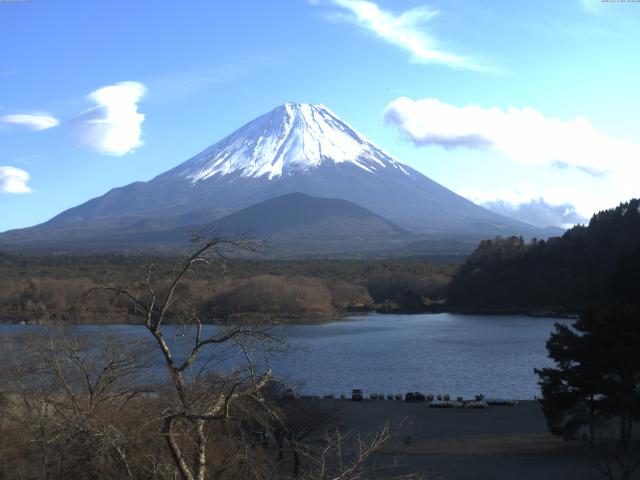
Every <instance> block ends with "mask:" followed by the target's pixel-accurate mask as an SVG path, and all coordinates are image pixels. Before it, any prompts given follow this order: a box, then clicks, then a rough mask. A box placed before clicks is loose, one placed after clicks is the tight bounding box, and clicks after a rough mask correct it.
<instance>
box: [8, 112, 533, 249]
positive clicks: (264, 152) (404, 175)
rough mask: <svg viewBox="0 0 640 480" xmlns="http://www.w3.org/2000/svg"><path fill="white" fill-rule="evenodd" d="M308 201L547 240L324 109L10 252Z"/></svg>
mask: <svg viewBox="0 0 640 480" xmlns="http://www.w3.org/2000/svg"><path fill="white" fill-rule="evenodd" d="M293 192H301V193H304V194H306V195H311V196H316V197H325V198H335V199H343V200H348V201H351V202H354V203H356V204H358V205H360V206H361V207H364V208H366V209H368V210H371V211H372V212H373V213H375V214H377V215H380V216H382V217H384V218H385V219H387V220H389V221H390V222H393V223H395V224H397V225H399V226H400V227H402V228H404V229H407V230H409V231H411V232H414V233H419V234H437V235H438V236H442V235H445V236H446V235H474V236H493V235H496V234H502V235H507V234H520V235H531V236H538V237H545V236H546V235H545V232H544V230H543V229H539V228H537V227H534V226H531V225H528V224H526V223H523V222H519V221H517V220H513V219H510V218H507V217H504V216H501V215H498V214H495V213H492V212H490V211H488V210H486V209H484V208H482V207H479V206H478V205H475V204H474V203H472V202H470V201H469V200H467V199H465V198H463V197H461V196H459V195H457V194H455V193H454V192H452V191H450V190H448V189H447V188H445V187H443V186H441V185H439V184H438V183H436V182H434V181H433V180H431V179H429V178H427V177H425V176H424V175H422V174H421V173H419V172H417V171H416V170H414V169H412V168H411V167H409V166H407V165H405V164H403V163H401V162H399V161H398V160H396V159H394V158H393V157H391V156H390V155H389V154H387V153H385V152H384V151H382V150H381V149H380V148H378V147H377V146H375V145H374V144H373V143H372V142H370V141H369V140H367V139H366V138H365V137H364V136H363V135H361V134H359V133H358V132H356V131H355V130H354V129H353V128H351V127H350V126H349V125H347V124H346V123H345V122H343V121H342V120H340V119H339V118H338V117H337V116H336V114H334V113H333V112H332V111H331V110H329V109H328V108H327V107H325V106H322V105H310V104H294V103H287V104H284V105H282V106H280V107H277V108H276V109H274V110H272V111H271V112H268V113H266V114H265V115H262V116H260V117H258V118H256V119H255V120H253V121H251V122H249V123H248V124H246V125H245V126H243V127H242V128H240V129H239V130H237V131H236V132H234V133H232V134H231V135H229V136H228V137H226V138H224V139H222V140H221V141H219V142H218V143H216V144H214V145H213V146H211V147H209V148H207V149H205V150H204V151H202V152H201V153H199V154H198V155H196V156H195V157H193V158H191V159H189V160H187V161H186V162H184V163H182V164H180V165H178V166H177V167H175V168H173V169H172V170H169V171H168V172H165V173H163V174H161V175H159V176H157V177H155V178H154V179H152V180H150V181H148V182H136V183H132V184H130V185H127V186H125V187H121V188H116V189H113V190H111V191H109V192H108V193H106V194H105V195H103V196H101V197H98V198H94V199H93V200H90V201H88V202H86V203H84V204H82V205H80V206H78V207H75V208H71V209H69V210H67V211H65V212H63V213H61V214H60V215H58V216H56V217H54V218H53V219H51V220H49V221H48V222H46V223H44V224H41V225H38V226H36V227H31V228H28V229H23V230H17V231H12V232H7V233H5V234H3V235H1V236H0V241H1V242H7V241H10V242H22V241H29V242H31V243H33V242H35V243H38V242H45V243H46V242H52V241H55V242H64V241H66V240H69V239H73V240H75V241H83V240H85V241H86V242H89V243H90V242H91V241H92V239H95V238H104V236H105V235H107V236H108V235H110V234H113V233H114V232H118V231H121V230H125V231H130V230H131V229H136V230H137V231H138V232H139V233H143V232H154V231H160V230H167V229H172V228H176V227H181V226H188V225H194V224H200V225H202V224H206V223H209V222H211V221H212V220H215V219H217V218H221V217H223V216H226V215H228V214H230V213H233V212H236V211H238V210H240V209H242V208H245V207H248V206H250V205H253V204H256V203H259V202H262V201H265V200H268V199H271V198H275V197H278V196H282V195H284V194H287V193H293Z"/></svg>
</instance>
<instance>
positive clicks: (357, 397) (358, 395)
mask: <svg viewBox="0 0 640 480" xmlns="http://www.w3.org/2000/svg"><path fill="white" fill-rule="evenodd" d="M351 400H353V401H354V402H361V401H362V400H364V395H363V394H362V390H360V389H359V388H354V389H353V390H352V391H351Z"/></svg>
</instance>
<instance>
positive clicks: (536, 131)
mask: <svg viewBox="0 0 640 480" xmlns="http://www.w3.org/2000/svg"><path fill="white" fill-rule="evenodd" d="M385 118H386V120H387V121H388V122H389V123H391V124H393V125H395V126H397V127H398V128H399V129H400V131H401V132H403V133H404V134H405V135H406V136H407V137H408V138H409V139H410V140H411V141H412V142H413V143H414V144H415V145H419V146H431V145H435V146H440V147H443V148H447V149H453V148H467V149H476V150H493V151H497V152H500V153H503V154H505V155H506V156H507V157H509V158H511V159H512V160H514V161H516V162H519V163H522V164H547V165H552V166H555V167H560V168H568V167H575V168H577V169H580V170H581V171H583V172H585V173H588V174H589V175H592V176H602V175H605V174H606V173H607V172H614V171H620V170H622V169H625V168H629V167H633V166H634V165H635V166H637V165H638V164H639V162H640V144H636V143H631V142H627V141H624V140H620V139H617V138H613V137H611V136H609V135H606V134H604V133H602V132H600V131H598V130H597V129H596V128H595V127H594V126H593V125H592V124H591V122H589V120H587V119H586V118H582V117H578V118H574V119H571V120H560V119H558V118H553V117H547V116H545V115H543V114H542V113H540V112H538V111H537V110H535V109H533V108H531V107H525V108H522V109H518V108H513V107H509V108H507V109H504V110H503V109H500V108H497V107H493V108H482V107H479V106H476V105H468V106H464V107H458V106H455V105H450V104H446V103H443V102H440V101H439V100H436V99H432V98H428V99H422V100H411V99H409V98H406V97H401V98H398V99H397V100H394V101H393V102H391V103H390V104H389V105H388V106H387V109H386V112H385ZM634 168H635V167H634Z"/></svg>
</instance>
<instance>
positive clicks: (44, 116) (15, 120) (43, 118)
mask: <svg viewBox="0 0 640 480" xmlns="http://www.w3.org/2000/svg"><path fill="white" fill-rule="evenodd" d="M0 122H2V123H11V124H14V125H23V126H25V127H27V128H29V129H31V130H46V129H47V128H52V127H56V126H58V125H60V121H59V120H58V119H57V118H55V117H53V116H51V115H49V114H48V113H14V114H12V115H5V116H3V117H2V118H0Z"/></svg>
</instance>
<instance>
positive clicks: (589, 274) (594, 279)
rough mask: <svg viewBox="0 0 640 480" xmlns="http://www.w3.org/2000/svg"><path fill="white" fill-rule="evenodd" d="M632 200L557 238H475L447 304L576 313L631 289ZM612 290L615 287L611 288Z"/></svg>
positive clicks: (636, 225) (639, 204) (635, 239)
mask: <svg viewBox="0 0 640 480" xmlns="http://www.w3.org/2000/svg"><path fill="white" fill-rule="evenodd" d="M639 209H640V200H638V199H634V200H631V201H629V202H626V203H622V204H621V205H619V206H618V207H616V208H614V209H610V210H605V211H602V212H599V213H597V214H595V215H594V216H593V217H592V218H591V221H590V222H589V224H588V225H587V226H576V227H574V228H572V229H570V230H568V231H567V232H566V233H565V234H564V235H563V236H562V237H554V238H550V239H549V240H547V241H545V240H539V241H538V240H535V239H534V240H533V241H531V242H525V241H524V240H523V239H522V238H521V237H510V238H506V239H505V238H497V239H495V240H485V241H483V242H481V244H480V246H479V247H478V248H477V250H476V251H475V252H474V253H473V254H472V255H471V256H470V257H469V258H468V259H467V261H466V262H465V263H464V264H463V265H462V266H461V267H460V269H459V270H458V272H457V273H456V275H455V276H454V278H453V279H452V281H451V283H450V285H449V287H448V300H449V302H448V303H449V305H451V306H457V307H466V308H473V309H484V310H497V311H508V310H559V311H581V310H583V309H584V308H585V307H586V306H588V305H591V304H598V303H602V302H604V301H605V300H607V301H609V300H610V298H611V297H612V296H615V295H616V294H617V293H622V290H625V289H627V290H628V289H630V288H633V287H631V286H630V284H629V280H628V276H629V275H631V274H633V272H634V269H633V268H632V267H631V266H630V265H631V264H632V263H633V262H634V261H635V262H636V265H637V264H638V263H637V262H638V258H639V257H640V210H639ZM616 290H617V291H616Z"/></svg>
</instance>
